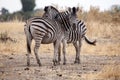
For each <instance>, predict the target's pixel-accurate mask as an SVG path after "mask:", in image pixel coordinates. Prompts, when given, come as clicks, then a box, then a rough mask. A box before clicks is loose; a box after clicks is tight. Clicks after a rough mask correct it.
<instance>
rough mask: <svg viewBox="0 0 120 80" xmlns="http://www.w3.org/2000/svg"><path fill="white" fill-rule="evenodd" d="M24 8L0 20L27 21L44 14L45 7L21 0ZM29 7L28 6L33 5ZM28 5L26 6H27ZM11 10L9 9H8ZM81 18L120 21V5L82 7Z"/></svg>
mask: <svg viewBox="0 0 120 80" xmlns="http://www.w3.org/2000/svg"><path fill="white" fill-rule="evenodd" d="M29 1H30V2H29ZM21 3H22V5H23V8H22V10H21V11H17V12H14V13H12V14H10V13H7V14H2V15H0V21H11V20H14V19H17V20H20V21H25V20H27V19H29V18H30V17H33V16H42V14H43V12H44V11H43V9H42V8H41V9H36V10H34V7H35V0H21ZM31 5H32V7H29V8H28V6H31ZM25 6H26V7H25ZM8 12H9V11H8ZM78 17H79V19H81V20H83V21H88V22H89V21H97V22H106V23H111V22H112V23H119V22H120V5H112V6H111V7H110V9H109V10H105V11H100V9H99V7H93V6H91V7H90V10H89V11H84V10H83V9H82V8H81V7H80V10H79V12H78Z"/></svg>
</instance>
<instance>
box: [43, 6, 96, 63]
mask: <svg viewBox="0 0 120 80" xmlns="http://www.w3.org/2000/svg"><path fill="white" fill-rule="evenodd" d="M46 11H47V12H49V11H50V10H49V8H48V9H46ZM77 11H78V8H75V7H73V8H72V9H71V8H69V12H61V13H59V14H58V15H56V17H54V16H55V15H54V13H55V12H54V11H53V12H52V14H51V15H50V14H49V16H48V14H44V15H43V16H44V17H47V18H51V19H52V17H54V18H55V19H56V20H58V21H60V22H61V23H62V21H61V19H62V18H61V17H60V16H59V15H66V14H67V13H69V14H70V18H69V19H70V22H71V25H72V26H70V27H69V29H68V31H66V33H67V34H65V39H63V41H62V42H63V61H64V62H63V64H66V56H65V55H66V43H73V45H74V47H75V50H76V58H75V63H80V59H79V57H80V49H81V45H82V39H83V38H84V39H85V41H86V42H87V43H89V44H92V45H95V43H96V40H94V41H90V40H88V38H87V37H86V36H85V34H86V26H85V24H84V22H82V21H81V20H80V21H79V20H78V19H77V14H76V13H77ZM68 24H69V23H68ZM58 53H59V56H58V61H59V62H60V60H61V58H60V47H59V52H58Z"/></svg>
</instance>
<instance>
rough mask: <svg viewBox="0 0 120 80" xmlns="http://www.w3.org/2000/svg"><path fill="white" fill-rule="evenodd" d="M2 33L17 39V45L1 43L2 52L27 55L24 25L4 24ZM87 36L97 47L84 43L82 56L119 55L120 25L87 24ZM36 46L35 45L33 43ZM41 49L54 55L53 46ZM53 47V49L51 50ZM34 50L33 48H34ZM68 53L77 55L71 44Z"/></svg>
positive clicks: (45, 46)
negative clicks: (95, 41)
mask: <svg viewBox="0 0 120 80" xmlns="http://www.w3.org/2000/svg"><path fill="white" fill-rule="evenodd" d="M0 25H1V26H0V33H1V32H5V31H7V32H8V35H9V37H11V38H13V39H16V40H17V42H16V43H12V42H9V41H8V42H7V43H2V42H0V52H1V53H3V52H8V53H13V52H15V53H17V52H20V53H25V52H26V41H25V40H26V39H25V35H24V23H23V22H19V21H12V22H3V23H0ZM86 25H87V28H88V29H87V36H88V37H89V38H90V39H96V40H97V45H96V46H91V45H88V44H86V43H85V41H83V46H82V49H81V53H82V54H99V55H119V52H120V49H119V48H120V44H118V43H119V39H120V37H119V35H120V33H119V32H120V25H115V24H112V23H110V24H108V23H103V24H101V23H99V22H87V24H86ZM33 45H34V43H33ZM42 46H43V47H41V48H40V50H41V52H42V53H44V52H45V53H51V52H52V53H53V45H52V44H49V45H42ZM51 46H52V48H51ZM32 48H33V47H32ZM67 52H68V53H75V50H74V47H73V46H72V45H71V44H70V45H69V46H68V47H67Z"/></svg>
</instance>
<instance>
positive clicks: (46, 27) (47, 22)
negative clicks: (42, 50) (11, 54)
mask: <svg viewBox="0 0 120 80" xmlns="http://www.w3.org/2000/svg"><path fill="white" fill-rule="evenodd" d="M49 8H50V9H49ZM47 9H49V12H50V13H49V12H47V11H46V10H47ZM44 11H45V14H46V13H47V14H52V12H55V13H56V14H54V15H57V14H58V15H59V11H58V10H57V9H56V8H54V7H51V6H50V7H45V9H44ZM59 16H60V17H61V21H62V22H64V23H63V24H61V23H60V22H59V21H57V20H54V19H52V20H51V19H49V18H44V17H33V18H30V19H28V20H27V22H26V24H25V26H24V32H25V35H26V43H27V66H30V54H31V47H30V46H31V43H32V40H33V39H34V40H35V46H34V54H35V57H36V60H37V63H38V65H39V66H41V61H40V57H39V54H38V50H39V47H40V44H49V43H53V45H54V56H53V64H54V65H57V61H58V60H57V55H58V48H59V45H60V43H61V41H62V39H63V38H64V33H65V31H66V30H67V29H69V27H70V24H68V23H70V22H68V21H69V20H66V19H68V18H69V15H66V16H63V15H59ZM66 21H67V22H66Z"/></svg>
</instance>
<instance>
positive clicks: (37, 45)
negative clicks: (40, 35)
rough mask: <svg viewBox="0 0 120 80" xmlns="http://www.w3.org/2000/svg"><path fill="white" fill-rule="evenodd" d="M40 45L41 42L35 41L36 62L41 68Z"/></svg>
mask: <svg viewBox="0 0 120 80" xmlns="http://www.w3.org/2000/svg"><path fill="white" fill-rule="evenodd" d="M40 44H41V40H35V47H34V53H35V57H36V60H37V63H38V65H39V66H41V62H40V57H39V54H38V50H39V47H40Z"/></svg>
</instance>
